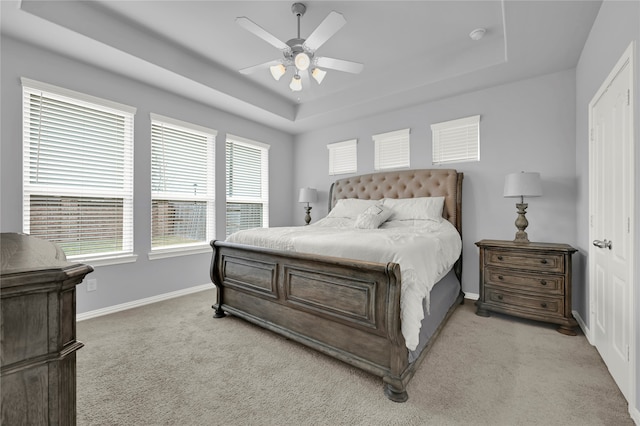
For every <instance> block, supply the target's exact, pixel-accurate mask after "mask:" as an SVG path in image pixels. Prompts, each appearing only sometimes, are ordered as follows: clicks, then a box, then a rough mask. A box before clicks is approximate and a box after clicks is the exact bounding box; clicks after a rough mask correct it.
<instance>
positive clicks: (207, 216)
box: [151, 114, 217, 251]
mask: <svg viewBox="0 0 640 426" xmlns="http://www.w3.org/2000/svg"><path fill="white" fill-rule="evenodd" d="M216 134H217V132H216V131H215V130H210V129H205V128H202V127H200V126H196V125H194V124H190V123H185V122H181V121H178V120H173V119H170V118H167V117H162V116H159V115H156V114H152V115H151V198H152V203H151V250H152V251H153V250H154V249H159V248H169V247H180V246H185V245H192V244H199V243H203V242H204V243H206V242H208V241H210V240H212V239H213V238H214V235H215V171H214V168H215V137H216Z"/></svg>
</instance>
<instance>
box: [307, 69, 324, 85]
mask: <svg viewBox="0 0 640 426" xmlns="http://www.w3.org/2000/svg"><path fill="white" fill-rule="evenodd" d="M325 75H327V72H326V71H324V70H321V69H320V68H314V69H313V70H311V77H313V78H314V80H315V81H317V82H318V84H321V83H322V80H324V76H325Z"/></svg>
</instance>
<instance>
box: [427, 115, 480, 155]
mask: <svg viewBox="0 0 640 426" xmlns="http://www.w3.org/2000/svg"><path fill="white" fill-rule="evenodd" d="M431 132H432V137H433V145H432V160H431V161H432V163H433V164H448V163H462V162H469V161H480V116H479V115H473V116H470V117H465V118H459V119H456V120H450V121H445V122H442V123H436V124H432V125H431Z"/></svg>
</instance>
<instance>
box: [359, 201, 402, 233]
mask: <svg viewBox="0 0 640 426" xmlns="http://www.w3.org/2000/svg"><path fill="white" fill-rule="evenodd" d="M392 214H393V211H392V210H391V209H390V208H389V207H385V206H383V205H382V203H380V204H374V205H373V206H370V207H369V208H367V209H366V210H365V211H364V212H363V213H360V214H359V215H358V217H357V218H356V223H355V227H356V228H361V229H378V227H380V225H382V224H383V223H384V222H385V221H386V220H387V219H389V217H390V216H391V215H392Z"/></svg>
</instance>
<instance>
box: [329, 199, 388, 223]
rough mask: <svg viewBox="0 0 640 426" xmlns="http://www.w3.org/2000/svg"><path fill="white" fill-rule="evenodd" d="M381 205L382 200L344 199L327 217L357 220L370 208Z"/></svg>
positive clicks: (339, 201)
mask: <svg viewBox="0 0 640 426" xmlns="http://www.w3.org/2000/svg"><path fill="white" fill-rule="evenodd" d="M375 204H380V200H362V199H359V198H342V199H340V200H338V202H337V203H336V205H335V206H334V207H333V209H331V211H330V212H329V214H328V215H327V216H326V217H346V218H349V219H355V218H357V217H358V215H359V214H360V213H363V212H364V211H365V210H366V209H368V208H369V207H371V206H373V205H375Z"/></svg>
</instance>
